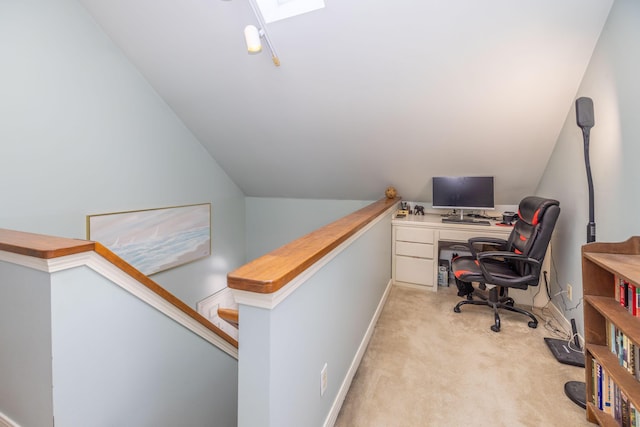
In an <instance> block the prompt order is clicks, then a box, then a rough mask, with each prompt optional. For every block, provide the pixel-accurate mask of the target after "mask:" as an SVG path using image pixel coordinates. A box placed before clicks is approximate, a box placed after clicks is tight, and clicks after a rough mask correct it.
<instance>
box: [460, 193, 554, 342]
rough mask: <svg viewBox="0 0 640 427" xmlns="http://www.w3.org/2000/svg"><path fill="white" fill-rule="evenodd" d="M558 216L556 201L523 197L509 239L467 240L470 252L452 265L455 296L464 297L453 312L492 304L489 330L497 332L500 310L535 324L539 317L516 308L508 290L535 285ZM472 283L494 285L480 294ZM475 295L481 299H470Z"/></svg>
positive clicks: (483, 285)
mask: <svg viewBox="0 0 640 427" xmlns="http://www.w3.org/2000/svg"><path fill="white" fill-rule="evenodd" d="M559 215H560V203H559V202H558V201H557V200H552V199H545V198H542V197H534V196H531V197H525V198H524V199H523V200H522V201H521V202H520V205H519V208H518V220H517V221H516V223H515V225H514V226H513V230H512V231H511V234H510V235H509V239H508V240H504V239H496V238H492V237H489V238H487V237H475V238H472V239H469V247H470V250H471V254H472V255H471V256H462V257H458V258H456V259H454V260H453V261H452V265H451V269H452V270H453V273H454V275H455V278H456V284H457V285H458V289H459V292H458V295H460V296H466V298H467V299H466V300H464V301H460V302H459V303H458V304H457V305H456V306H455V307H454V309H453V311H455V312H456V313H460V307H461V306H463V305H465V304H473V305H486V306H489V307H492V308H493V312H494V318H495V324H494V325H492V326H491V330H492V331H494V332H499V331H500V316H499V314H498V310H499V309H505V310H509V311H514V312H516V313H521V314H524V315H526V316H529V318H530V319H531V320H530V321H529V323H528V325H529V327H530V328H535V327H537V326H538V319H536V317H535V316H534V315H533V314H532V313H530V312H528V311H526V310H523V309H521V308H518V307H515V305H514V304H515V303H514V300H513V298H511V297H509V293H508V290H509V288H516V289H527V288H528V287H529V286H538V282H539V280H540V271H541V269H542V261H543V260H544V256H545V254H546V252H547V247H548V246H549V241H550V240H551V233H553V229H554V227H555V225H556V221H557V219H558V216H559ZM474 282H477V283H479V287H480V288H481V289H483V288H486V285H495V286H494V287H493V288H491V289H490V290H489V295H488V296H482V295H479V293H478V292H477V291H476V290H475V288H474V287H473V286H472V283H474ZM476 296H477V297H479V298H481V299H480V300H476V299H473V298H474V297H476Z"/></svg>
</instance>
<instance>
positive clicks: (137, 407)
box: [25, 267, 238, 427]
mask: <svg viewBox="0 0 640 427" xmlns="http://www.w3.org/2000/svg"><path fill="white" fill-rule="evenodd" d="M51 319H52V320H51V331H52V332H51V334H52V341H53V350H52V354H53V390H54V393H53V397H54V400H53V403H54V415H55V420H56V425H60V426H87V427H111V426H140V427H145V426H148V427H156V426H210V425H215V426H221V427H225V426H226V427H234V426H236V424H237V412H236V411H237V374H238V365H237V361H236V360H235V359H234V358H233V357H231V356H229V355H228V354H226V353H224V352H223V351H222V350H220V349H218V348H217V347H215V346H214V345H212V344H210V343H208V342H207V341H205V340H204V339H203V338H201V337H199V336H197V335H195V334H194V333H192V332H191V331H189V330H188V329H186V328H185V327H183V326H181V325H179V324H178V323H177V322H175V321H173V320H172V319H170V318H168V317H167V316H165V315H163V314H161V313H160V312H159V311H157V310H156V309H154V308H153V307H151V306H149V305H147V304H146V303H144V302H142V301H140V300H139V299H138V298H137V297H135V296H133V295H131V294H129V293H128V292H126V291H125V290H123V289H122V288H120V287H119V286H117V285H115V284H113V283H112V282H110V281H109V280H108V279H106V278H104V277H102V276H100V275H99V274H97V273H96V272H94V271H93V270H90V269H89V268H87V267H79V268H74V269H71V270H65V271H62V272H58V273H54V274H53V275H52V278H51ZM26 425H27V424H25V426H26ZM32 425H35V424H32Z"/></svg>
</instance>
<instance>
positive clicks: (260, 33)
mask: <svg viewBox="0 0 640 427" xmlns="http://www.w3.org/2000/svg"><path fill="white" fill-rule="evenodd" d="M249 4H250V5H251V9H252V10H253V13H254V14H255V15H256V19H257V20H258V24H259V25H260V28H257V27H256V26H255V25H247V26H246V27H245V29H244V41H245V43H246V44H247V51H248V52H249V53H250V54H254V53H260V52H262V41H261V39H264V41H265V42H266V43H267V46H268V47H269V50H270V51H271V60H272V61H273V64H274V65H275V66H276V67H279V66H280V58H278V54H277V53H276V49H275V48H274V47H273V44H271V39H270V38H269V35H268V34H267V30H266V25H265V22H264V18H263V17H262V13H261V12H260V9H258V6H257V5H256V2H255V0H249Z"/></svg>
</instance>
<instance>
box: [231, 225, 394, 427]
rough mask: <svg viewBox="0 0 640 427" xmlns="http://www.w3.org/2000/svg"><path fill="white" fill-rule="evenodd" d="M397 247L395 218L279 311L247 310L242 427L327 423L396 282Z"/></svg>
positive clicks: (241, 375) (242, 311) (241, 374)
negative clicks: (323, 383)
mask: <svg viewBox="0 0 640 427" xmlns="http://www.w3.org/2000/svg"><path fill="white" fill-rule="evenodd" d="M390 242H391V218H390V216H388V217H385V218H384V219H381V220H380V221H379V222H378V223H377V224H375V225H374V226H373V227H372V228H371V229H370V230H368V231H367V232H366V233H365V234H363V235H362V236H361V237H360V238H359V239H357V240H356V241H355V242H354V243H353V244H352V245H351V246H349V247H348V248H347V249H346V250H344V251H343V252H341V253H340V254H338V255H337V256H336V257H335V258H334V259H333V260H331V262H329V263H328V264H326V265H325V266H324V267H322V268H321V269H320V270H319V271H318V272H317V273H316V274H315V275H314V276H313V277H311V278H310V279H309V280H308V281H306V282H305V283H304V284H302V286H300V287H299V288H298V289H297V290H295V291H294V292H293V293H292V294H291V295H290V296H289V297H288V298H287V299H286V300H285V301H284V302H282V303H281V304H279V305H278V306H276V307H275V308H274V309H273V310H266V309H262V308H256V307H250V306H246V305H241V306H240V318H241V319H242V325H243V326H242V327H241V328H240V342H241V343H242V344H241V345H240V348H239V372H238V375H239V400H238V404H239V408H238V412H239V418H238V425H239V426H240V427H245V426H247V427H249V426H251V427H253V426H278V427H289V426H291V427H298V426H319V425H322V423H323V422H324V421H325V418H326V417H327V415H328V414H329V411H330V409H331V405H332V404H333V402H334V400H335V398H336V396H337V394H338V391H339V389H340V386H341V384H342V382H343V380H344V379H345V376H346V374H347V371H348V369H349V366H350V364H351V362H352V361H353V359H354V356H355V354H356V352H357V349H358V346H359V345H360V343H361V341H362V339H363V337H364V335H365V331H366V330H367V326H368V325H369V322H370V321H371V319H372V317H373V315H374V313H375V310H376V307H377V306H378V304H379V302H380V300H381V298H382V296H383V294H384V291H385V289H386V286H387V284H388V283H389V281H390V279H391V244H390ZM325 363H327V367H328V369H327V373H328V387H327V390H326V392H325V394H324V396H320V371H321V369H322V367H323V365H324V364H325Z"/></svg>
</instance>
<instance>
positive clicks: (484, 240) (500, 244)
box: [468, 237, 507, 258]
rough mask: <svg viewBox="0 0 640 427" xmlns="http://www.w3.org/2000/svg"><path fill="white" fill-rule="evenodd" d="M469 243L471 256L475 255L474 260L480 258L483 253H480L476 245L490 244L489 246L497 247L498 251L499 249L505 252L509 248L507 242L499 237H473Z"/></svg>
mask: <svg viewBox="0 0 640 427" xmlns="http://www.w3.org/2000/svg"><path fill="white" fill-rule="evenodd" d="M468 242H469V249H470V250H471V254H472V255H473V257H474V258H476V257H477V256H478V253H479V252H482V251H478V250H477V249H476V247H475V245H479V244H489V245H493V246H496V249H499V250H504V249H506V247H507V241H506V240H504V239H500V238H497V237H472V238H470V239H469V240H468Z"/></svg>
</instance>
